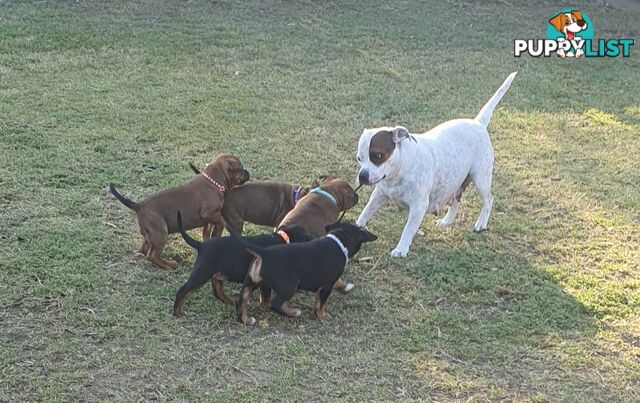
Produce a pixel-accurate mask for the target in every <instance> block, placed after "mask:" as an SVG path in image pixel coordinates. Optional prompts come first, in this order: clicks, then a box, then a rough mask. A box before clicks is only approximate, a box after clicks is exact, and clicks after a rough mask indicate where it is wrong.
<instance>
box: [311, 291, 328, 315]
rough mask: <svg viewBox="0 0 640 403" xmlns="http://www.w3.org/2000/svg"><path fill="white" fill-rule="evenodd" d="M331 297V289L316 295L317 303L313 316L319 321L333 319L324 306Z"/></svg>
mask: <svg viewBox="0 0 640 403" xmlns="http://www.w3.org/2000/svg"><path fill="white" fill-rule="evenodd" d="M329 295H331V288H328V289H321V290H320V291H318V292H317V293H316V303H315V304H314V306H313V314H314V315H315V317H316V318H317V319H319V320H324V319H329V318H330V317H331V315H329V314H328V313H327V312H326V311H325V310H324V305H325V304H326V303H327V299H328V298H329Z"/></svg>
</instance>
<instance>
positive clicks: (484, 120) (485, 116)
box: [476, 71, 518, 127]
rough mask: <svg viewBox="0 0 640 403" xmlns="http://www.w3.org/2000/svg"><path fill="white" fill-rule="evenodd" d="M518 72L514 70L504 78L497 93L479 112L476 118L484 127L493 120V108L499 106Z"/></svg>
mask: <svg viewBox="0 0 640 403" xmlns="http://www.w3.org/2000/svg"><path fill="white" fill-rule="evenodd" d="M516 74H518V72H517V71H514V72H513V73H511V74H509V77H507V79H506V80H504V83H502V85H501V86H500V88H498V91H496V93H495V94H493V96H492V97H491V99H490V100H489V102H487V103H486V104H485V106H483V107H482V109H481V110H480V113H478V116H476V120H477V121H478V122H480V123H481V124H482V125H483V126H484V127H487V126H489V121H490V120H491V115H492V114H493V110H494V109H495V108H496V106H498V104H499V103H500V100H501V99H502V97H503V96H504V94H506V92H507V90H508V89H509V86H510V85H511V82H512V81H513V79H514V78H516Z"/></svg>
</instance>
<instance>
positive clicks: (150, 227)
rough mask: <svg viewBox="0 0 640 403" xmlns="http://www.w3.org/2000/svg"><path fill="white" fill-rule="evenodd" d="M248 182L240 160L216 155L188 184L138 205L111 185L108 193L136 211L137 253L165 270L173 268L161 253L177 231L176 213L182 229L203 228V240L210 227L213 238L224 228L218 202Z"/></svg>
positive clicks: (173, 265) (173, 263)
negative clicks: (213, 229)
mask: <svg viewBox="0 0 640 403" xmlns="http://www.w3.org/2000/svg"><path fill="white" fill-rule="evenodd" d="M247 180H249V172H247V170H246V169H244V168H243V167H242V163H241V162H240V160H239V159H238V158H237V157H235V156H233V155H229V154H223V155H218V156H216V157H214V158H213V160H211V162H210V163H209V164H208V165H207V167H206V168H205V169H204V172H202V174H201V175H198V176H195V177H193V178H192V179H191V180H190V181H189V182H187V183H185V184H183V185H181V186H176V187H173V188H169V189H166V190H163V191H162V192H160V193H156V194H155V195H153V196H151V197H149V198H148V199H146V200H144V201H143V202H141V203H136V202H134V201H132V200H130V199H128V198H126V197H124V196H122V195H121V194H120V193H118V191H117V190H116V188H115V186H113V184H110V185H109V191H110V192H111V193H112V194H113V195H114V196H115V197H116V198H117V199H118V200H120V202H122V204H124V205H125V206H127V207H129V208H130V209H132V210H134V211H135V212H136V216H137V219H138V229H139V231H140V234H142V236H143V237H144V240H143V241H142V244H141V245H140V249H139V251H140V253H142V254H144V255H145V256H146V257H147V259H149V260H150V261H151V262H152V263H154V264H156V265H158V266H160V267H164V268H168V267H175V266H176V265H177V264H176V262H174V261H171V260H167V259H163V258H162V256H161V255H162V250H163V249H164V246H165V244H166V243H167V238H168V235H169V234H172V233H175V232H178V230H179V229H178V223H177V222H176V214H177V213H178V211H181V212H182V219H183V222H184V227H185V228H186V229H192V228H198V227H202V228H203V234H202V236H203V238H204V239H207V238H208V237H209V231H208V227H209V224H213V225H214V226H215V228H216V230H215V232H216V235H217V236H220V234H221V233H222V230H223V228H224V221H223V219H222V213H221V210H222V203H223V201H224V195H225V192H226V191H227V190H228V189H230V188H232V187H234V186H237V185H241V184H243V183H245V182H246V181H247Z"/></svg>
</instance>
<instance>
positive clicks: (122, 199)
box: [109, 183, 140, 211]
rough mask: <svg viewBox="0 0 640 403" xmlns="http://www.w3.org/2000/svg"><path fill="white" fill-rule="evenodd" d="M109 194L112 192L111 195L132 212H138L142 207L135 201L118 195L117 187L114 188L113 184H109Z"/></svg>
mask: <svg viewBox="0 0 640 403" xmlns="http://www.w3.org/2000/svg"><path fill="white" fill-rule="evenodd" d="M109 192H111V194H112V195H114V196H115V197H116V199H118V200H120V203H122V204H124V205H125V206H127V207H129V208H130V209H131V210H135V211H138V208H139V207H140V205H139V204H138V203H136V202H134V201H133V200H131V199H127V198H126V197H124V196H123V195H121V194H120V193H118V191H117V190H116V187H115V186H113V183H110V184H109Z"/></svg>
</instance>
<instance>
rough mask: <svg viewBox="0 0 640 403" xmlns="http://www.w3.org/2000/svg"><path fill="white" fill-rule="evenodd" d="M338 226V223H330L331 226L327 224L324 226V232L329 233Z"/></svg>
mask: <svg viewBox="0 0 640 403" xmlns="http://www.w3.org/2000/svg"><path fill="white" fill-rule="evenodd" d="M339 225H340V223H339V222H338V221H336V222H334V223H331V224H327V225H325V226H324V230H325V232H330V231H332V230H334V229H336V228H338V226H339Z"/></svg>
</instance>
